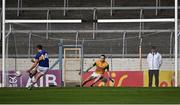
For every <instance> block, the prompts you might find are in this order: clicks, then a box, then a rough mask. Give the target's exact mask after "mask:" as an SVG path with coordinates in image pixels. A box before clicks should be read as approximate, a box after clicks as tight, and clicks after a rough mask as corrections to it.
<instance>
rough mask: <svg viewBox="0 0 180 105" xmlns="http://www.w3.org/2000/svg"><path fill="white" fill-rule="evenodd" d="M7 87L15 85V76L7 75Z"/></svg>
mask: <svg viewBox="0 0 180 105" xmlns="http://www.w3.org/2000/svg"><path fill="white" fill-rule="evenodd" d="M9 87H17V78H16V76H9Z"/></svg>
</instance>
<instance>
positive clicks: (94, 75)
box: [91, 72, 102, 78]
mask: <svg viewBox="0 0 180 105" xmlns="http://www.w3.org/2000/svg"><path fill="white" fill-rule="evenodd" d="M101 76H102V75H101V74H97V73H96V72H93V73H92V74H91V77H92V78H97V77H101Z"/></svg>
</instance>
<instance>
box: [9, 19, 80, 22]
mask: <svg viewBox="0 0 180 105" xmlns="http://www.w3.org/2000/svg"><path fill="white" fill-rule="evenodd" d="M81 22H82V20H81V19H78V20H75V19H72V20H5V23H81Z"/></svg>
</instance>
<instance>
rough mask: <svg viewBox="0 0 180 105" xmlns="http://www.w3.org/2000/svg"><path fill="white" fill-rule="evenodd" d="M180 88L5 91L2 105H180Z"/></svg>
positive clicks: (1, 100)
mask: <svg viewBox="0 0 180 105" xmlns="http://www.w3.org/2000/svg"><path fill="white" fill-rule="evenodd" d="M179 97H180V89H179V88H105V87H103V88H35V89H33V90H31V91H30V90H27V89H24V88H1V89H0V103H7V104H8V103H21V104H32V103H39V104H43V103H45V104H59V103H64V104H65V103H67V104H72V103H76V104H78V103H79V104H86V103H93V104H98V103H99V104H108V103H109V104H113V103H114V104H119V103H127V104H130V103H136V104H142V103H147V104H152V103H161V104H167V103H180V100H179Z"/></svg>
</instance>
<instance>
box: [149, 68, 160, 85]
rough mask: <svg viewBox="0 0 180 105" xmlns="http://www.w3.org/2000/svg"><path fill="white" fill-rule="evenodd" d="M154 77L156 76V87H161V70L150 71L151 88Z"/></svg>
mask: <svg viewBox="0 0 180 105" xmlns="http://www.w3.org/2000/svg"><path fill="white" fill-rule="evenodd" d="M153 76H155V85H156V87H158V86H159V70H149V87H152V80H153Z"/></svg>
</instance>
